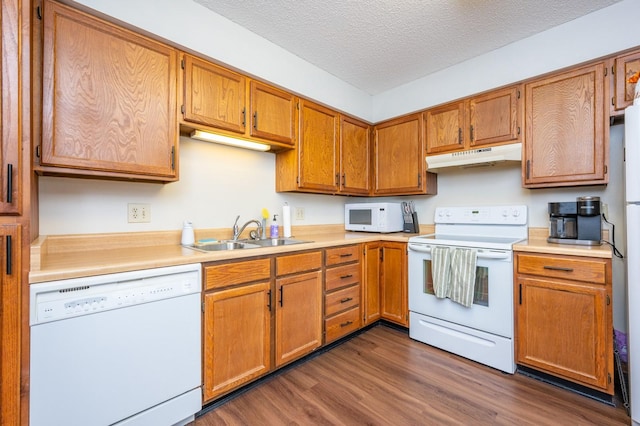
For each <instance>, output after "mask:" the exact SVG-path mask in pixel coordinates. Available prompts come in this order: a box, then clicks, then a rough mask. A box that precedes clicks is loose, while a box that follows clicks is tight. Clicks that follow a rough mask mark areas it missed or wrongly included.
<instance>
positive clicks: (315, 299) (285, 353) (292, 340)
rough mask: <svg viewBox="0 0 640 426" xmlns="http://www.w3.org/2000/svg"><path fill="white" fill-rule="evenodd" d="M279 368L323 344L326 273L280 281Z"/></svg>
mask: <svg viewBox="0 0 640 426" xmlns="http://www.w3.org/2000/svg"><path fill="white" fill-rule="evenodd" d="M276 290H277V294H276V300H277V304H276V327H275V328H276V366H278V367H279V366H281V365H283V364H286V363H288V362H290V361H293V360H294V359H296V358H300V357H301V356H303V355H306V354H307V353H309V352H311V351H313V350H314V349H316V348H318V347H319V346H320V345H321V344H322V271H316V272H308V273H305V274H300V275H293V276H290V277H287V278H280V279H278V280H276Z"/></svg>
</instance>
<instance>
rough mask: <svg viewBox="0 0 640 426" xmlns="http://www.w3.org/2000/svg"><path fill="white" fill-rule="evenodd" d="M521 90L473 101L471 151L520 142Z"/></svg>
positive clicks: (470, 126) (470, 131) (511, 89)
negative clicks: (473, 148)
mask: <svg viewBox="0 0 640 426" xmlns="http://www.w3.org/2000/svg"><path fill="white" fill-rule="evenodd" d="M520 98H521V95H520V88H519V87H510V88H507V89H502V90H495V91H493V92H490V93H487V94H486V95H483V96H476V97H474V98H471V99H470V100H469V128H468V131H469V144H470V146H471V147H474V146H480V145H490V144H495V143H506V142H511V141H517V140H518V138H519V137H520V132H521V129H520V126H521V125H520V121H519V120H520V116H521V115H522V111H521V109H522V108H520V107H519V106H520V104H521V102H520Z"/></svg>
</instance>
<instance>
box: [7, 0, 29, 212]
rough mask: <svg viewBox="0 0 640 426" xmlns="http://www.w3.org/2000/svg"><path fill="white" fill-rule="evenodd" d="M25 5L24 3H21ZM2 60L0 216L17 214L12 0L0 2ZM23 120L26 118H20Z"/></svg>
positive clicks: (16, 58)
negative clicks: (0, 5)
mask: <svg viewBox="0 0 640 426" xmlns="http://www.w3.org/2000/svg"><path fill="white" fill-rule="evenodd" d="M25 7H26V6H25ZM0 13H1V14H0V22H1V23H2V28H0V31H1V32H2V33H1V36H2V42H1V44H0V50H1V51H2V62H1V63H0V67H1V68H0V84H1V87H2V104H1V105H0V138H1V139H0V185H1V186H0V215H4V214H11V215H18V214H20V213H21V210H22V209H21V200H22V196H21V191H22V184H21V180H20V176H21V168H22V162H21V155H20V153H21V152H22V149H21V146H22V139H21V136H22V135H21V132H20V130H19V129H20V121H19V117H20V114H19V113H18V112H19V108H20V102H19V99H20V96H21V93H20V83H19V81H20V74H21V70H20V63H21V61H20V53H19V50H18V49H19V48H20V46H19V40H20V26H19V23H18V17H19V5H18V2H17V1H15V0H10V1H7V2H5V1H3V2H2V9H0ZM23 119H25V120H26V119H28V117H24V118H23Z"/></svg>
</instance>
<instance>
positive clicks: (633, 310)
mask: <svg viewBox="0 0 640 426" xmlns="http://www.w3.org/2000/svg"><path fill="white" fill-rule="evenodd" d="M624 133H625V138H624V150H625V154H624V155H625V200H626V228H627V231H626V232H627V235H626V236H627V256H626V257H627V261H626V262H627V300H628V310H627V311H628V320H629V324H628V330H627V331H628V333H627V336H628V343H627V351H628V356H629V382H630V383H629V394H630V397H631V419H632V422H633V424H634V425H640V310H639V307H640V263H639V262H638V259H640V105H632V106H630V107H627V109H626V110H625V115H624Z"/></svg>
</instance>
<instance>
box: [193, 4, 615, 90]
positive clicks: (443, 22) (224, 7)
mask: <svg viewBox="0 0 640 426" xmlns="http://www.w3.org/2000/svg"><path fill="white" fill-rule="evenodd" d="M194 1H195V2H197V3H200V4H202V5H204V6H205V7H207V8H208V9H210V10H212V11H214V12H216V13H217V14H219V15H221V16H224V17H226V18H227V19H229V20H231V21H233V22H235V23H237V24H239V25H241V26H243V27H244V28H246V29H248V30H250V31H252V32H253V33H255V34H257V35H259V36H261V37H263V38H265V39H267V40H269V41H271V42H272V43H274V44H276V45H278V46H280V47H282V48H284V49H285V50H287V51H289V52H291V53H293V54H295V55H297V56H299V57H300V58H302V59H304V60H306V61H307V62H310V63H312V64H313V65H315V66H317V67H318V68H321V69H323V70H325V71H327V72H329V73H330V74H333V75H334V76H336V77H338V78H339V79H341V80H343V81H345V82H347V83H349V84H351V85H353V86H354V87H357V88H359V89H361V90H363V91H365V92H367V93H369V94H372V95H375V94H378V93H380V92H383V91H385V90H389V89H392V88H394V87H397V86H399V85H402V84H404V83H407V82H410V81H413V80H416V79H418V78H420V77H424V76H426V75H428V74H431V73H433V72H435V71H438V70H441V69H444V68H447V67H449V66H451V65H455V64H457V63H460V62H463V61H465V60H468V59H471V58H473V57H475V56H478V55H481V54H483V53H486V52H489V51H492V50H495V49H498V48H500V47H502V46H505V45H507V44H510V43H512V42H515V41H517V40H520V39H523V38H526V37H528V36H531V35H533V34H536V33H539V32H541V31H544V30H547V29H549V28H552V27H555V26H557V25H560V24H562V23H565V22H568V21H571V20H573V19H576V18H578V17H580V16H583V15H586V14H588V13H590V12H593V11H595V10H598V9H602V8H604V7H607V6H610V5H611V4H613V3H616V2H618V1H620V0H526V1H525V0H323V1H320V0H194Z"/></svg>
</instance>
